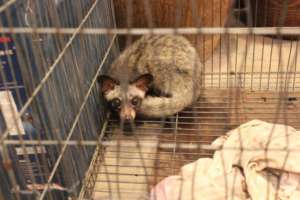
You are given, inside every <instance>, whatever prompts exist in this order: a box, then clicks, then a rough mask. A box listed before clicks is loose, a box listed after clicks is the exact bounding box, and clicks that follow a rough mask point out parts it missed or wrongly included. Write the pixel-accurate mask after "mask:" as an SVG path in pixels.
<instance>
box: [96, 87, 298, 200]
mask: <svg viewBox="0 0 300 200" xmlns="http://www.w3.org/2000/svg"><path fill="white" fill-rule="evenodd" d="M299 99H300V92H293V93H289V94H281V93H279V92H252V91H245V90H235V89H231V90H222V89H215V90H207V91H204V94H203V96H202V98H200V99H199V101H198V102H197V103H196V104H195V105H194V106H193V107H191V108H188V109H186V110H184V111H182V112H181V113H179V114H177V115H176V116H174V117H172V119H171V120H170V121H168V122H164V123H162V121H161V120H142V119H140V120H137V122H138V125H137V127H136V132H135V134H134V135H133V136H124V135H123V134H122V133H121V131H120V129H119V128H118V127H119V125H118V124H117V123H116V121H115V120H113V119H111V120H110V121H109V124H108V127H107V131H106V132H107V134H111V135H112V137H111V138H110V139H111V140H112V141H117V144H118V145H116V146H109V147H106V149H105V151H103V149H102V150H101V151H100V150H99V152H98V154H97V156H98V157H99V158H100V157H101V158H103V159H102V161H101V162H99V163H100V164H98V165H97V166H95V168H94V171H93V174H94V175H93V176H94V184H95V185H94V191H93V196H94V198H95V199H144V198H145V199H146V197H147V195H148V194H149V191H150V190H151V187H152V186H153V185H155V184H156V183H157V182H159V181H160V180H162V179H163V178H164V177H166V176H168V175H172V174H177V173H178V172H179V170H180V168H181V167H182V165H184V164H187V163H190V162H193V161H195V160H197V159H198V158H200V157H207V156H211V155H212V153H213V152H212V151H210V150H203V149H201V148H191V147H197V145H194V146H193V144H210V143H211V142H212V141H213V140H214V139H215V138H217V137H218V136H221V135H224V134H225V133H226V132H227V131H228V130H230V129H232V128H235V127H237V126H239V125H240V124H242V123H244V122H246V121H248V120H252V119H260V120H264V121H268V122H273V123H284V124H288V125H291V126H293V127H295V128H296V129H299V126H300V123H299V121H300V110H299V109H298V108H299V106H300V103H299ZM128 144H131V146H130V145H128ZM149 144H151V145H149ZM174 144H176V145H174Z"/></svg>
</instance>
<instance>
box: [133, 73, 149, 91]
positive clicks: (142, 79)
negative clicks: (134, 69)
mask: <svg viewBox="0 0 300 200" xmlns="http://www.w3.org/2000/svg"><path fill="white" fill-rule="evenodd" d="M152 82H153V76H152V75H151V74H143V75H141V76H139V77H138V78H137V79H135V80H134V81H133V82H132V84H134V85H135V86H136V87H137V88H139V89H141V90H143V91H145V92H147V91H148V89H149V86H150V84H151V83H152Z"/></svg>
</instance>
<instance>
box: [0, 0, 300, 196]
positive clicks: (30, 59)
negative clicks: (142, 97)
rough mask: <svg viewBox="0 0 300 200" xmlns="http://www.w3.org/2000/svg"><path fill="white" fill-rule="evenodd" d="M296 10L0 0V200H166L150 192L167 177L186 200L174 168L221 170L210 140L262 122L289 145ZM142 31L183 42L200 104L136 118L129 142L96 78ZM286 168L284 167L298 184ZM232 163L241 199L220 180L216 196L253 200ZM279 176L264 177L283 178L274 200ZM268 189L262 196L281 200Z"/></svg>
mask: <svg viewBox="0 0 300 200" xmlns="http://www.w3.org/2000/svg"><path fill="white" fill-rule="evenodd" d="M299 7H300V3H298V1H297V0H276V1H275V0H274V1H268V0H265V1H255V0H226V1H221V0H213V1H205V0H199V1H196V0H188V1H180V0H176V1H171V0H55V1H52V0H24V1H17V0H0V23H1V25H0V34H1V35H0V59H1V65H0V133H1V134H0V182H1V184H0V200H1V199H5V200H10V199H40V200H42V199H55V200H56V199H95V200H97V199H99V200H102V199H122V200H123V199H157V200H159V199H172V198H171V197H169V198H167V197H166V196H165V197H164V198H163V197H162V196H159V195H160V193H164V194H165V195H167V193H168V190H167V189H166V188H165V190H164V191H163V192H160V190H159V189H158V190H155V188H159V187H160V185H161V184H162V185H163V184H164V182H161V181H168V180H172V178H174V177H175V178H177V179H176V181H177V182H176V181H175V182H176V183H181V184H182V185H181V187H180V185H179V186H178V185H177V189H176V187H175V186H174V187H175V188H170V189H171V190H172V189H173V190H172V191H173V193H174V194H177V193H176V191H177V192H178V190H180V192H181V193H182V194H187V193H186V192H187V191H184V189H183V188H185V187H184V186H183V185H184V184H183V180H184V178H183V175H184V173H185V171H184V170H183V169H185V168H184V167H185V166H187V165H188V164H190V163H195V162H196V161H197V160H198V159H199V160H200V162H202V161H201V159H206V158H214V159H215V158H216V157H218V156H219V158H220V159H221V160H225V161H226V159H227V157H226V155H227V154H226V152H223V151H221V150H220V149H222V147H220V146H215V145H214V143H212V142H213V141H219V139H223V138H227V137H229V138H230V135H229V134H228V133H232V132H233V133H234V131H231V132H229V131H230V130H233V129H234V130H239V128H238V127H243V125H242V124H244V123H247V122H249V121H251V120H256V121H252V122H253V123H254V125H256V124H257V123H258V122H260V123H266V122H268V123H270V124H269V125H270V126H271V129H270V134H272V133H274V134H277V132H278V131H277V130H279V129H280V128H279V129H277V127H278V126H279V125H278V124H284V125H285V126H284V128H283V129H282V130H285V131H283V132H284V133H285V137H283V138H286V140H288V138H289V137H290V135H291V134H290V132H289V131H291V129H292V128H291V127H293V128H294V129H295V132H297V131H296V130H298V129H299V128H300V123H299V122H300V121H299V119H300V113H299V109H298V106H300V104H299V98H300V89H299V88H300V76H299V74H300V67H298V65H299V64H298V63H299V61H298V59H299V58H298V55H299V53H298V36H299V34H300V28H299V27H297V26H299V25H298V24H297V17H298V16H297V12H295V10H297V9H299ZM295 13H296V14H295ZM288 20H291V21H292V23H290V21H288ZM298 21H299V20H298ZM146 34H150V35H183V36H185V37H186V38H187V39H188V40H189V41H190V43H191V44H192V45H193V46H194V47H195V48H196V50H197V53H198V54H199V58H200V60H201V64H202V70H203V74H202V79H203V80H202V84H201V88H200V89H201V95H200V97H199V99H198V100H197V102H195V103H194V104H192V105H190V107H187V108H186V109H184V110H182V111H180V112H178V113H176V114H174V115H172V116H169V117H168V118H167V119H166V118H139V117H138V118H137V119H136V120H135V124H136V126H135V129H134V132H133V134H132V135H130V136H128V135H126V131H123V130H122V129H121V127H120V123H119V119H118V118H115V117H114V116H113V115H112V113H111V112H110V110H109V109H108V107H107V104H106V102H105V99H104V97H103V95H102V94H101V92H100V89H99V85H98V84H97V77H98V76H99V75H100V74H102V73H105V72H107V71H109V69H110V67H111V63H112V62H113V61H114V60H115V59H116V58H118V56H119V55H122V52H123V50H124V49H126V48H127V47H129V46H130V45H132V43H134V42H135V41H136V40H137V39H138V38H140V36H141V35H146ZM174 59H175V58H174ZM191 95H192V94H191ZM257 120H261V121H257ZM275 124H276V125H275ZM241 125H242V126H241ZM254 125H253V126H254ZM245 126H246V125H245ZM257 126H258V125H257ZM288 126H291V127H288ZM294 129H293V130H294ZM268 130H269V129H268ZM280 130H281V129H280ZM241 132H242V131H241ZM253 134H254V133H253ZM225 135H226V137H224V136H225ZM261 135H263V133H262V134H261ZM270 137H271V136H270ZM295 137H296V138H297V134H296V136H295ZM249 138H251V137H250V136H249ZM216 139H217V140H216ZM257 140H258V139H257ZM247 141H248V140H245V141H244V142H245V143H247ZM242 143H243V140H242V139H240V140H237V141H235V143H234V144H242ZM266 143H267V144H268V145H269V144H271V146H272V144H273V143H272V141H267V142H266ZM275 143H276V142H275ZM291 143H292V142H291ZM247 144H248V143H247ZM280 144H281V143H280V142H279V144H278V146H279V147H280V148H279V150H278V149H277V152H278V157H279V158H281V157H280V155H281V154H284V153H286V152H288V153H289V152H295V154H296V153H297V151H296V150H294V151H293V149H290V146H289V143H288V142H286V143H284V145H283V146H280ZM248 145H249V144H248ZM268 145H267V146H268ZM224 146H225V144H224ZM274 146H275V147H277V146H276V145H274ZM235 147H236V149H231V151H233V150H236V151H237V150H239V151H242V152H245V155H248V154H247V148H243V145H241V146H235ZM294 147H295V149H297V147H298V146H294ZM266 149H268V147H266V146H263V145H262V146H260V148H259V149H258V151H259V150H264V151H266V152H267V150H266ZM223 150H226V149H225V147H224V148H223ZM249 152H253V149H252V150H251V149H250V150H249ZM298 152H299V153H300V149H299V150H298ZM222 153H224V155H223V154H222ZM266 154H267V153H266ZM270 154H271V153H270ZM291 154H292V155H293V156H295V155H294V154H293V153H291ZM298 157H299V155H298ZM293 158H295V157H292V156H288V155H286V156H284V159H283V160H285V162H286V163H288V164H289V160H292V159H293ZM265 159H267V158H265ZM294 160H295V159H294ZM296 160H297V159H296ZM214 161H215V160H214ZM197 162H198V161H197ZM215 162H216V161H215ZM220 162H221V161H220ZM270 163H272V162H271V161H270ZM213 164H214V163H213ZM213 164H212V165H213ZM223 164H224V163H223ZM224 165H225V164H224ZM295 165H299V163H297V161H294V165H292V164H291V167H290V168H289V169H291V168H292V169H294V171H292V172H293V173H292V174H293V175H295V180H294V179H293V180H294V181H295V182H297V183H298V184H299V181H300V179H299V178H298V177H297V176H296V175H297V173H300V171H297V167H295ZM221 166H223V165H221ZM232 166H234V167H235V168H234V169H239V170H241V171H242V173H238V174H241V175H240V176H235V177H242V179H243V181H242V182H239V178H236V181H237V182H236V184H239V185H243V188H244V190H243V195H244V196H243V198H235V197H234V195H233V194H234V193H235V187H234V186H232V185H230V184H229V185H228V183H227V182H226V181H227V178H228V179H229V180H231V179H230V176H229V175H228V176H227V174H226V173H225V171H224V172H223V173H222V175H221V177H225V178H224V181H225V183H223V185H221V186H220V185H219V186H218V188H221V189H220V190H218V191H217V192H219V193H223V198H220V199H247V198H249V199H251V198H252V199H255V197H254V196H252V195H253V191H255V190H254V189H252V190H251V189H250V186H251V184H250V183H249V182H247V181H248V180H249V179H250V178H249V176H247V175H249V174H247V171H245V169H241V168H242V164H234V165H232ZM266 166H267V167H266V169H267V170H265V171H264V173H269V171H268V170H269V168H272V167H269V168H268V166H269V165H268V164H266ZM270 166H272V165H270ZM288 166H290V165H288ZM195 168H197V167H195ZM286 170H287V168H286V167H285V165H283V166H282V167H281V168H279V169H277V171H276V170H275V171H276V172H273V168H272V170H271V171H272V173H273V174H278V173H279V172H278V171H281V173H279V175H276V177H277V178H278V180H279V183H278V184H277V190H278V191H279V190H280V189H281V185H280V184H281V182H280V181H281V180H280V179H281V178H280V177H284V175H282V173H283V172H286ZM192 171H193V173H194V174H193V173H192V175H191V177H194V179H196V178H199V177H197V176H196V172H195V170H192ZM266 171H267V172H266ZM270 173H271V172H270ZM266 176H268V175H266ZM270 176H272V175H270ZM166 177H171V178H170V179H165V178H166ZM175 178H174V179H175ZM247 178H249V179H247ZM225 179H226V180H225ZM244 179H245V180H244ZM270 179H271V178H270ZM199 180H202V179H199ZM203 180H204V179H203ZM266 180H267V182H268V181H269V179H268V178H266ZM272 180H273V179H272ZM180 181H181V182H180ZM205 181H207V182H208V181H209V180H208V179H205V180H204V181H203V182H205ZM269 182H271V181H269ZM283 182H284V181H283ZM168 183H169V184H168ZM230 183H231V182H230ZM272 183H273V182H272ZM157 184H158V185H157ZM166 184H167V185H172V184H173V183H172V181H170V182H167V183H166ZM174 184H175V183H174ZM224 184H225V186H224ZM233 184H235V183H233ZM270 184H271V183H270ZM175 185H176V184H175ZM244 185H245V186H244ZM295 185H296V186H295V187H294V188H293V191H294V190H295V191H296V192H295V193H293V194H294V195H295V196H294V197H293V198H294V199H297V196H296V193H297V191H298V187H299V186H298V185H297V184H296V183H295ZM196 186H197V185H196ZM165 187H166V186H165ZM199 187H200V186H199ZM178 188H181V189H178ZM267 188H269V186H268V187H267ZM187 190H189V192H188V194H193V195H196V196H189V195H185V196H184V197H182V196H181V197H180V198H179V196H180V194H179V193H180V192H178V195H179V196H177V199H201V198H204V199H213V197H212V196H214V194H216V195H217V192H216V193H214V192H213V191H210V193H206V194H207V196H204V197H201V196H197V194H198V193H197V192H195V191H194V186H193V185H192V186H190V187H188V189H187ZM195 190H196V189H195ZM200 191H201V190H200ZM220 191H221V192H220ZM266 191H267V192H265V193H266V194H267V195H265V196H263V197H265V198H262V199H282V198H281V196H280V195H281V193H279V192H277V193H279V194H277V193H276V192H274V193H276V194H277V195H279V197H278V198H277V196H276V197H274V196H272V195H273V193H272V194H271V190H269V189H266ZM156 193H158V194H156ZM169 193H170V192H169ZM236 193H239V191H238V189H237V190H236ZM174 194H173V195H174ZM202 194H204V193H202ZM259 194H260V195H263V194H264V192H262V193H259ZM199 195H200V194H199ZM175 196H176V195H175ZM173 197H174V196H173ZM286 199H292V195H290V196H289V198H286Z"/></svg>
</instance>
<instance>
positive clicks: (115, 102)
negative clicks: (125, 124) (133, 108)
mask: <svg viewBox="0 0 300 200" xmlns="http://www.w3.org/2000/svg"><path fill="white" fill-rule="evenodd" d="M121 104H122V102H121V100H120V99H119V98H114V99H112V100H111V101H109V105H110V108H111V109H112V110H114V111H118V110H120V108H121Z"/></svg>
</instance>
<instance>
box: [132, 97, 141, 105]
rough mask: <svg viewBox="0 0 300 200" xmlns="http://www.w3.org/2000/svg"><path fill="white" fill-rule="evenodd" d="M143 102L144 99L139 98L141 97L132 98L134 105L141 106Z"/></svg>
mask: <svg viewBox="0 0 300 200" xmlns="http://www.w3.org/2000/svg"><path fill="white" fill-rule="evenodd" d="M141 102H142V99H141V98H139V97H133V98H132V99H131V104H132V105H133V106H134V107H139V106H140V105H141Z"/></svg>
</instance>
